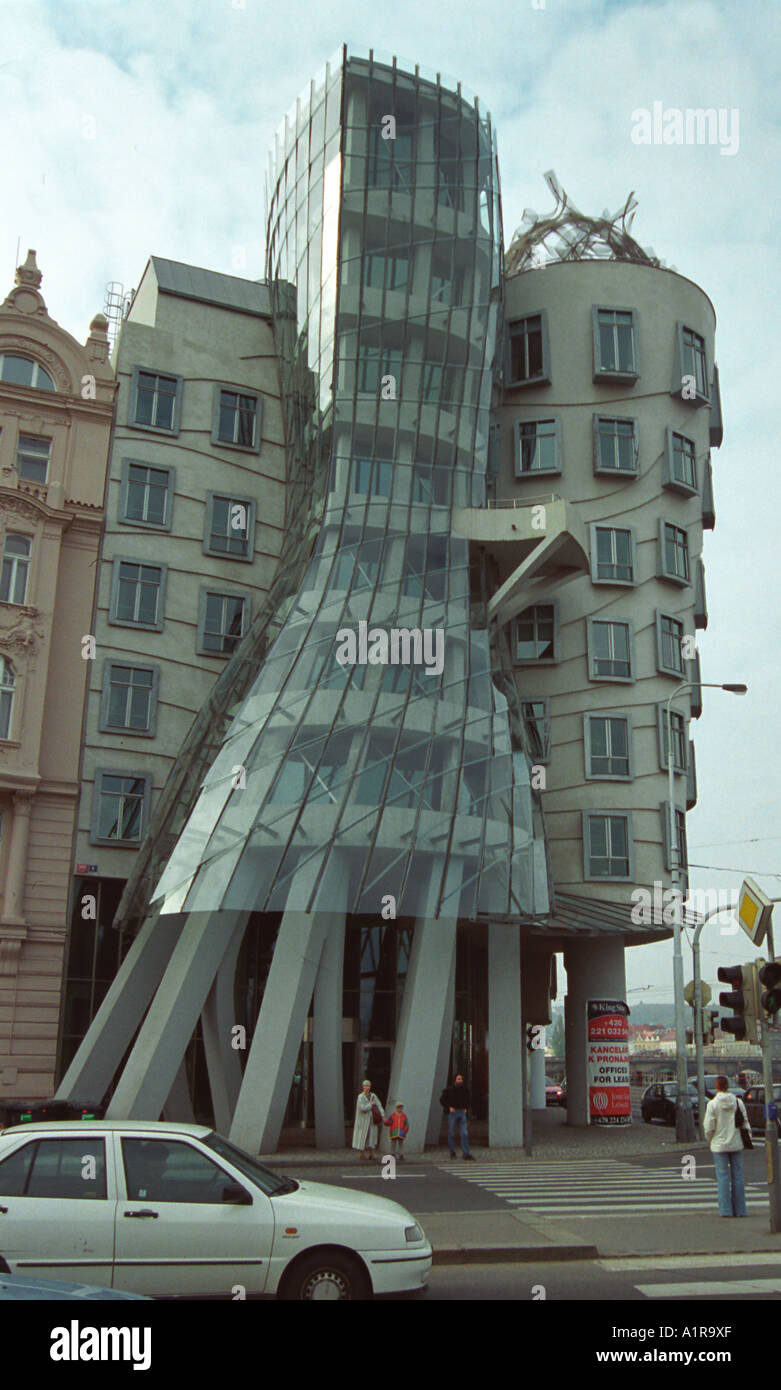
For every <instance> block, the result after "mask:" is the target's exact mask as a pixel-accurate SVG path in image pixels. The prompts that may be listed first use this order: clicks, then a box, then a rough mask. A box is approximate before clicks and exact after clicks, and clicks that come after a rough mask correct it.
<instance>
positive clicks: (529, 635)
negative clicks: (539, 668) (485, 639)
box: [515, 603, 560, 663]
mask: <svg viewBox="0 0 781 1390" xmlns="http://www.w3.org/2000/svg"><path fill="white" fill-rule="evenodd" d="M515 659H516V661H518V662H521V663H526V662H529V663H531V662H535V663H536V662H540V661H547V662H550V661H559V660H560V652H559V610H558V604H556V603H536V604H534V606H533V607H531V608H525V609H524V610H523V612H522V613H521V614H519V616H518V618H516V622H515Z"/></svg>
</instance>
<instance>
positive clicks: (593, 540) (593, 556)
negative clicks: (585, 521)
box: [589, 521, 639, 589]
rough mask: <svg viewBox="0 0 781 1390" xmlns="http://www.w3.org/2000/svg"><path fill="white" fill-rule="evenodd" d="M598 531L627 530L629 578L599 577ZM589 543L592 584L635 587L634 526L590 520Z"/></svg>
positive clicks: (635, 550) (635, 547) (620, 587)
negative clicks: (630, 569)
mask: <svg viewBox="0 0 781 1390" xmlns="http://www.w3.org/2000/svg"><path fill="white" fill-rule="evenodd" d="M598 531H627V532H628V533H629V557H630V561H629V562H630V565H631V567H632V578H631V579H602V578H600V577H599V554H598V542H597V532H598ZM589 545H590V561H591V582H592V584H599V585H600V586H601V585H608V586H609V587H612V588H619V589H636V588H637V585H638V582H639V581H638V577H637V532H636V530H635V528H634V526H613V525H606V524H605V522H603V521H592V522H590V523H589Z"/></svg>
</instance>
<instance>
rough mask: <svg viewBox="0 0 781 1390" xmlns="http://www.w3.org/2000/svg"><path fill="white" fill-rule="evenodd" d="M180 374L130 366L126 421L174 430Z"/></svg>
mask: <svg viewBox="0 0 781 1390" xmlns="http://www.w3.org/2000/svg"><path fill="white" fill-rule="evenodd" d="M181 384H182V378H181V377H179V376H163V375H162V374H161V373H160V372H146V371H144V370H143V369H142V368H141V367H134V368H133V380H132V385H131V412H130V422H129V423H130V424H131V425H138V426H139V427H140V428H142V429H147V430H162V431H163V432H164V433H166V434H177V433H178V430H179V397H180V393H181Z"/></svg>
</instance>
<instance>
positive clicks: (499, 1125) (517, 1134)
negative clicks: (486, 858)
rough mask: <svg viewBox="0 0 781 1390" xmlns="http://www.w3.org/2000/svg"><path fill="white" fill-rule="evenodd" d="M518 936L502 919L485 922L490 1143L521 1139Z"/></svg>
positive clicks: (512, 1144)
mask: <svg viewBox="0 0 781 1390" xmlns="http://www.w3.org/2000/svg"><path fill="white" fill-rule="evenodd" d="M522 1068H523V1023H522V1020H521V936H520V932H519V931H518V928H517V927H515V926H512V925H508V924H507V923H505V922H491V923H489V926H488V1143H489V1145H490V1146H491V1147H492V1148H519V1147H520V1145H521V1144H522V1143H523V1083H522Z"/></svg>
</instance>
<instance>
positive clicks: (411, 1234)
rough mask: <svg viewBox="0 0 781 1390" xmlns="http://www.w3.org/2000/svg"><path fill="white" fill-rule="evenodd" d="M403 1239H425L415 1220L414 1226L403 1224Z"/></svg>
mask: <svg viewBox="0 0 781 1390" xmlns="http://www.w3.org/2000/svg"><path fill="white" fill-rule="evenodd" d="M404 1239H405V1240H407V1241H413V1240H425V1239H426V1237H425V1236H424V1234H423V1232H422V1231H421V1229H420V1226H419V1225H418V1223H417V1221H416V1222H415V1225H414V1226H405V1227H404Z"/></svg>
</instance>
